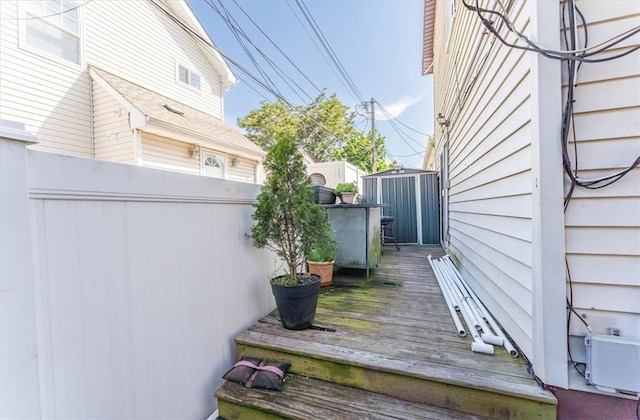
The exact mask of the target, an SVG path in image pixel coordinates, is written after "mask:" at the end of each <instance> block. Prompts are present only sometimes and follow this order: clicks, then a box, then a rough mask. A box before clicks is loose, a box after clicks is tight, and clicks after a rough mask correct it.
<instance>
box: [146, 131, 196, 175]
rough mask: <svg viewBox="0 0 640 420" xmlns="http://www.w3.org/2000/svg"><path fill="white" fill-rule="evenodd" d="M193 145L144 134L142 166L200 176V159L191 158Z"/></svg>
mask: <svg viewBox="0 0 640 420" xmlns="http://www.w3.org/2000/svg"><path fill="white" fill-rule="evenodd" d="M192 148H193V145H192V144H188V143H183V142H181V141H176V140H171V139H168V138H166V137H160V136H156V135H154V134H149V133H142V166H146V167H149V168H157V169H166V170H170V171H176V172H184V173H188V174H193V175H199V174H200V159H199V158H198V156H197V155H196V156H195V158H192V157H191V149H192Z"/></svg>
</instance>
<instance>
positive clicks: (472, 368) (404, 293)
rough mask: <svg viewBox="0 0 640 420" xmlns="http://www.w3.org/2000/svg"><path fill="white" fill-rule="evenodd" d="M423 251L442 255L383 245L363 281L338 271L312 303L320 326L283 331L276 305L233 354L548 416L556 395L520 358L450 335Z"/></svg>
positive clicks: (355, 382)
mask: <svg viewBox="0 0 640 420" xmlns="http://www.w3.org/2000/svg"><path fill="white" fill-rule="evenodd" d="M430 254H431V255H433V256H434V257H439V256H442V255H443V252H442V249H441V248H439V247H424V246H413V247H411V246H409V247H402V249H401V251H399V252H397V251H395V250H389V249H387V250H386V251H385V253H384V255H383V259H382V263H381V264H380V266H379V267H378V268H377V269H374V270H372V275H371V278H370V280H369V281H368V282H367V280H366V278H365V276H364V274H363V272H362V271H357V270H340V271H337V272H336V273H335V275H334V285H333V286H331V287H328V288H325V289H323V292H322V294H321V296H320V298H319V302H318V310H317V313H316V319H315V325H318V326H321V327H324V328H325V330H322V329H309V330H304V331H289V330H286V329H284V328H282V326H281V325H280V322H279V320H278V318H277V317H278V314H277V311H274V313H272V314H269V315H267V316H265V317H264V318H263V319H261V320H260V322H258V323H256V324H255V325H253V326H252V327H250V328H249V329H248V330H247V331H245V332H244V333H242V334H241V335H240V336H239V337H238V338H237V339H236V347H237V352H238V356H242V355H259V356H260V357H265V358H272V359H279V360H289V361H291V362H292V372H294V373H297V374H300V375H305V376H310V377H315V378H321V379H323V380H325V381H330V382H335V383H337V384H340V386H349V387H355V388H362V389H366V390H368V391H371V392H376V393H383V394H386V395H390V396H395V397H398V398H402V399H404V400H407V401H412V402H414V403H423V404H429V405H435V406H439V407H446V408H451V409H455V410H459V411H464V412H467V413H475V414H478V415H482V416H488V417H495V418H534V417H536V418H537V417H543V418H544V417H553V416H554V413H555V398H554V397H553V395H552V394H551V393H549V392H547V391H544V390H541V389H540V388H538V386H537V384H536V383H535V380H534V378H533V377H531V376H530V375H529V374H528V373H527V364H526V362H525V361H524V360H523V359H521V358H518V359H514V358H512V357H511V356H509V355H508V353H507V352H506V351H505V350H504V349H503V348H501V347H496V354H495V355H493V356H492V355H486V354H478V353H473V352H472V351H471V338H469V337H459V336H458V335H457V332H456V331H455V327H454V324H453V321H452V320H451V315H450V313H449V311H448V309H447V306H446V303H445V301H444V298H443V296H442V293H441V291H440V288H439V287H438V284H437V281H436V279H435V276H434V274H433V272H432V270H431V267H430V265H429V262H428V260H427V256H428V255H430ZM326 329H329V330H330V331H328V330H326ZM527 401H528V402H527ZM329 417H330V416H329Z"/></svg>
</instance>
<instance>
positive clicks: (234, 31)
mask: <svg viewBox="0 0 640 420" xmlns="http://www.w3.org/2000/svg"><path fill="white" fill-rule="evenodd" d="M205 3H206V4H207V5H208V6H209V7H210V8H211V9H213V10H215V11H216V12H217V13H218V15H220V17H221V18H222V20H223V21H224V23H225V24H226V25H227V27H228V28H229V30H230V31H231V33H232V34H233V36H234V37H235V39H236V41H238V44H240V47H241V48H242V49H243V50H244V52H245V53H246V54H247V57H249V60H251V62H252V63H253V65H254V67H255V68H256V70H257V71H258V73H260V75H261V76H262V78H263V79H264V80H265V82H266V83H268V84H269V86H270V87H271V88H272V89H274V90H276V91H277V92H278V93H279V94H280V93H281V92H280V90H279V89H278V88H277V87H276V85H275V83H273V80H271V78H269V76H268V75H267V74H266V72H265V71H263V70H262V67H260V65H259V64H258V62H257V61H256V59H255V57H254V56H253V54H251V51H249V48H248V47H247V46H246V45H245V43H244V42H243V41H242V39H241V38H240V31H239V30H238V29H237V28H236V27H235V26H234V25H233V24H232V23H231V17H230V16H229V14H228V13H227V14H226V16H225V15H223V14H222V12H221V11H220V9H218V7H217V6H216V5H215V4H213V3H210V2H209V0H206V1H205ZM221 6H222V7H224V6H223V5H222V4H221ZM225 12H226V9H225Z"/></svg>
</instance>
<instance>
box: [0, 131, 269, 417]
mask: <svg viewBox="0 0 640 420" xmlns="http://www.w3.org/2000/svg"><path fill="white" fill-rule="evenodd" d="M1 141H4V140H1ZM27 157H28V180H29V182H28V183H29V194H30V200H29V201H30V210H31V213H30V216H29V218H30V222H31V231H32V235H31V236H32V242H33V250H34V252H33V262H34V267H35V274H34V289H35V312H36V314H35V319H36V326H37V354H38V371H39V388H40V402H39V406H40V411H41V413H42V414H41V415H42V417H45V418H98V417H100V418H184V419H186V418H206V417H207V416H209V415H210V414H211V413H212V412H213V411H214V410H215V400H214V398H213V392H214V391H215V389H216V388H217V387H218V386H219V384H220V383H221V375H222V374H223V373H224V372H225V371H226V370H227V369H228V368H229V367H230V365H231V363H232V361H233V360H234V359H235V354H234V346H233V338H234V337H235V335H237V334H238V333H239V332H241V331H242V330H243V329H244V328H246V327H247V326H248V325H250V324H251V323H253V322H255V320H256V319H257V318H259V317H261V316H263V315H265V314H266V313H268V312H269V311H270V310H272V309H273V308H274V306H275V305H274V303H273V298H272V297H271V291H270V288H269V283H268V281H267V279H268V278H269V276H270V275H271V274H272V273H273V272H274V271H275V263H274V261H273V258H272V257H271V256H270V255H269V254H267V253H265V252H261V251H259V250H256V249H255V248H254V247H253V246H252V245H251V241H250V240H248V239H247V238H246V236H245V234H246V233H248V232H249V231H250V227H251V224H252V221H251V213H252V211H253V209H252V207H251V203H252V202H253V200H254V199H255V196H256V194H257V193H258V188H259V187H258V186H256V185H251V184H246V183H238V182H232V181H224V180H217V179H211V178H205V177H198V176H191V175H185V174H177V173H171V172H164V171H156V170H153V169H148V168H140V167H133V166H128V165H120V164H114V163H109V162H103V161H96V160H90V159H82V158H73V157H68V156H61V155H54V154H48V153H43V152H33V151H29V152H28V153H27ZM3 223H4V221H3ZM3 228H4V226H3ZM3 230H4V229H3ZM3 298H4V297H3ZM3 304H4V300H3ZM3 384H4V381H3ZM34 404H37V402H34Z"/></svg>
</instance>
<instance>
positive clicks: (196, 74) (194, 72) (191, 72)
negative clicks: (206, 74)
mask: <svg viewBox="0 0 640 420" xmlns="http://www.w3.org/2000/svg"><path fill="white" fill-rule="evenodd" d="M182 69H184V70H186V72H187V81H184V80H182V78H181V77H180V71H181V70H182ZM194 77H197V80H198V85H197V86H194ZM176 80H177V81H178V83H180V84H181V85H183V86H188V87H190V88H191V89H193V90H195V91H197V92H202V75H201V74H200V72H198V71H197V70H194V69H193V68H192V67H189V66H185V65H184V64H180V63H176Z"/></svg>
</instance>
